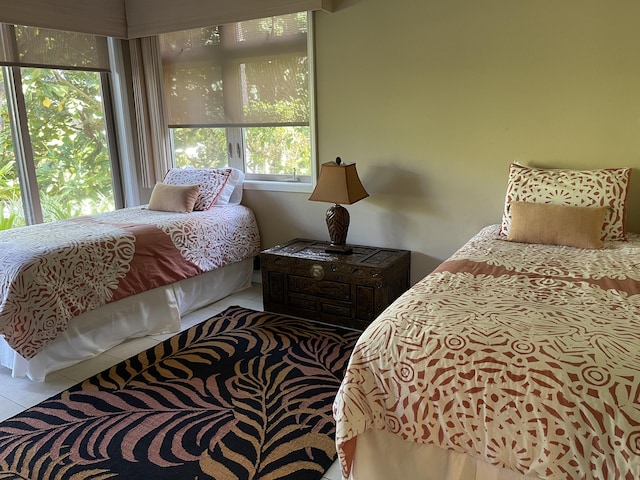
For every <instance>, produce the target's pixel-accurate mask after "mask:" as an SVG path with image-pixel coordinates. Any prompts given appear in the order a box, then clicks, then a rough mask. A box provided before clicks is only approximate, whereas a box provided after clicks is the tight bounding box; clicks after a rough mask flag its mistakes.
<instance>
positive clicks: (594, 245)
mask: <svg viewBox="0 0 640 480" xmlns="http://www.w3.org/2000/svg"><path fill="white" fill-rule="evenodd" d="M608 211H609V207H567V206H564V205H550V204H544V203H528V202H511V226H510V228H509V234H508V235H507V240H510V241H513V242H524V243H542V244H545V245H567V246H569V247H578V248H591V249H599V248H602V247H603V246H604V242H603V241H602V226H603V224H604V219H605V216H606V215H607V213H608Z"/></svg>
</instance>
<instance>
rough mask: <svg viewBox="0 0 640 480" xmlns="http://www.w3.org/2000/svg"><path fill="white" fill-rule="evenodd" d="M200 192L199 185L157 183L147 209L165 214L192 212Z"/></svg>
mask: <svg viewBox="0 0 640 480" xmlns="http://www.w3.org/2000/svg"><path fill="white" fill-rule="evenodd" d="M199 190H200V187H199V186H198V185H167V184H164V183H156V185H155V187H153V191H152V192H151V199H150V200H149V206H148V207H147V208H149V210H161V211H163V212H182V213H189V212H192V211H193V205H194V204H195V203H196V199H197V198H198V192H199Z"/></svg>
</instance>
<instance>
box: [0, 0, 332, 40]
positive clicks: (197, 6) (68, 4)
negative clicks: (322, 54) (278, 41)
mask: <svg viewBox="0 0 640 480" xmlns="http://www.w3.org/2000/svg"><path fill="white" fill-rule="evenodd" d="M313 10H324V11H328V12H331V11H333V0H222V1H216V2H215V3H214V2H211V0H181V1H179V2H176V1H175V0H100V1H97V0H93V1H87V0H20V1H19V2H18V1H16V0H0V22H2V23H8V24H14V25H30V26H34V27H44V28H51V29H55V30H65V31H70V32H83V33H91V34H94V35H102V36H107V37H115V38H139V37H146V36H151V35H157V34H160V33H167V32H177V31H180V30H189V29H193V28H198V27H206V26H209V25H223V24H227V23H233V22H239V21H244V20H253V19H256V18H264V17H269V16H275V15H284V14H287V13H293V12H301V11H313Z"/></svg>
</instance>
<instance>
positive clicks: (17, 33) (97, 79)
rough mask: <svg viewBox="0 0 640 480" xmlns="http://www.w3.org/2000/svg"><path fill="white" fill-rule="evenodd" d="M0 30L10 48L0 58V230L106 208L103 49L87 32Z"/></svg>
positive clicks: (108, 171)
mask: <svg viewBox="0 0 640 480" xmlns="http://www.w3.org/2000/svg"><path fill="white" fill-rule="evenodd" d="M1 31H2V33H3V35H2V40H3V41H4V44H3V52H5V54H6V52H10V53H11V48H10V47H11V46H13V47H14V49H13V55H5V57H4V58H2V57H0V64H4V65H6V66H5V67H3V68H2V70H1V71H0V229H6V228H11V227H15V226H21V225H25V224H30V223H38V222H40V221H53V220H58V219H62V218H70V217H74V216H78V215H83V214H91V213H98V212H103V211H107V210H113V209H114V208H115V200H114V186H113V185H114V182H113V179H112V167H111V155H110V150H109V142H108V137H107V122H106V118H105V112H104V105H103V95H102V85H103V84H104V83H105V82H106V75H107V74H106V73H104V71H103V70H104V62H105V59H104V58H99V57H101V56H102V55H104V54H105V51H106V50H104V49H103V48H101V47H100V48H99V47H96V37H93V36H82V35H80V34H69V37H66V36H65V32H54V31H51V30H46V29H38V28H31V27H13V26H10V25H2V29H1ZM70 38H71V40H70ZM103 40H104V39H103ZM69 41H71V44H70V43H69ZM98 41H99V42H100V40H98ZM78 42H79V43H78ZM97 50H99V54H98V53H97V52H96V51H97ZM70 51H71V52H73V53H71V54H70V53H69V52H70ZM74 55H75V56H76V57H77V58H75V59H74V58H72V57H73V56H74ZM96 58H97V60H96V61H95V62H94V59H96ZM65 64H66V67H67V68H48V67H49V66H51V65H53V66H56V67H58V66H60V65H65ZM33 180H35V182H34V181H33Z"/></svg>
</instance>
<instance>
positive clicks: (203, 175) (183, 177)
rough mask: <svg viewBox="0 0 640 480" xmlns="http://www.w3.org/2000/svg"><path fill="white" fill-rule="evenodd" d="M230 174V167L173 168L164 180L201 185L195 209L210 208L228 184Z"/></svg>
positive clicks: (173, 182)
mask: <svg viewBox="0 0 640 480" xmlns="http://www.w3.org/2000/svg"><path fill="white" fill-rule="evenodd" d="M230 175H231V169H230V168H172V169H170V170H169V171H168V172H167V174H166V175H165V176H164V179H163V182H164V183H166V184H169V185H199V186H200V193H199V194H198V198H197V199H196V203H195V205H194V206H193V209H194V210H209V209H210V208H211V207H212V206H213V205H214V203H215V202H216V200H217V199H218V197H219V196H220V193H221V192H222V191H223V189H224V188H225V186H226V185H227V182H228V181H229V177H230ZM229 195H230V194H229Z"/></svg>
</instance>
